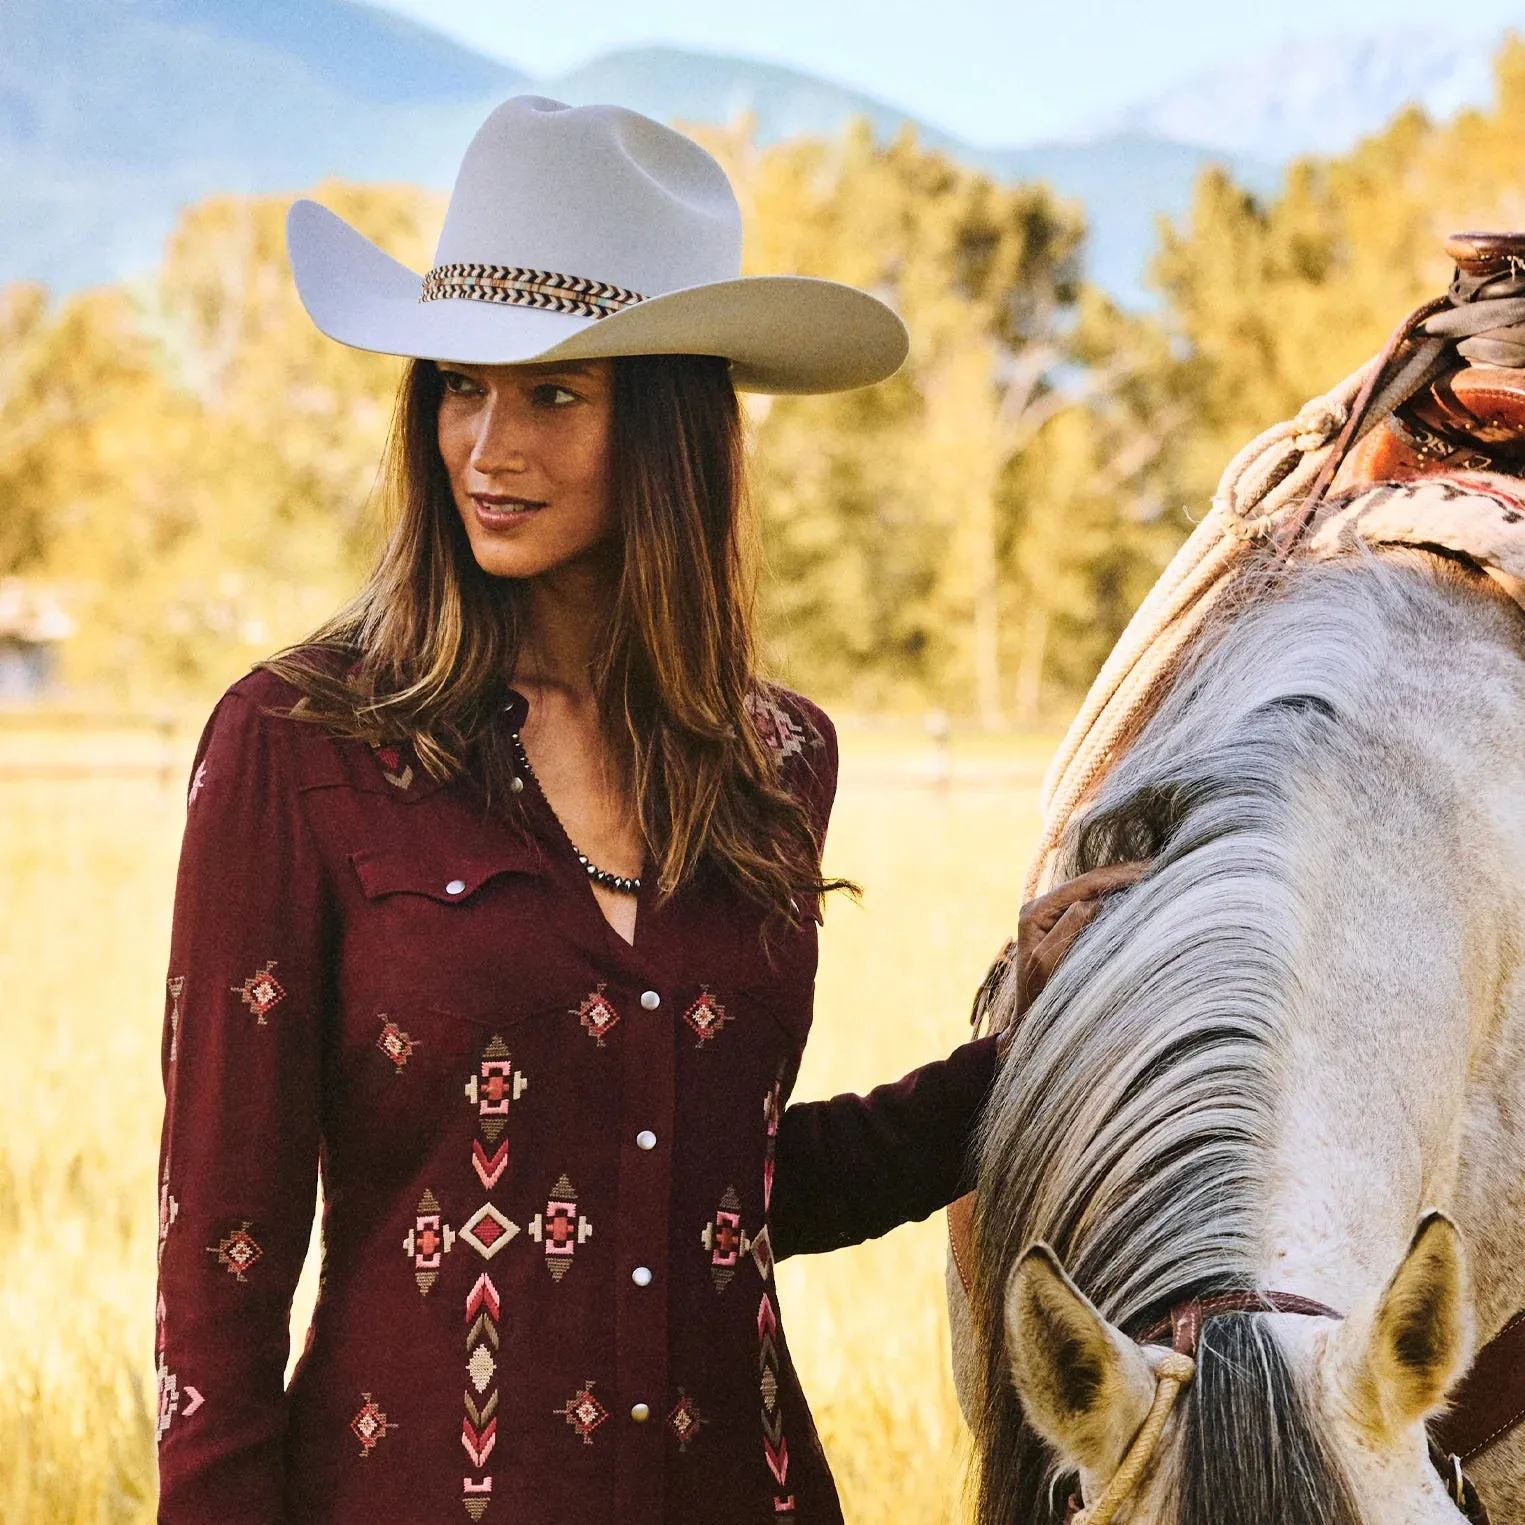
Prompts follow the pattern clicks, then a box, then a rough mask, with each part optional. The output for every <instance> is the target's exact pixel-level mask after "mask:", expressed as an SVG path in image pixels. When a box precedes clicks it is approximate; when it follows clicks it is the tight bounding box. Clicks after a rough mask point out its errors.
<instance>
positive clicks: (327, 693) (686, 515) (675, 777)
mask: <svg viewBox="0 0 1525 1525" xmlns="http://www.w3.org/2000/svg"><path fill="white" fill-rule="evenodd" d="M442 394H443V382H442V380H441V376H440V372H439V370H438V368H437V367H436V366H435V365H434V363H433V362H432V361H427V360H413V361H410V362H409V364H408V367H407V369H406V371H405V373H404V376H403V379H402V383H401V386H400V387H399V390H398V396H397V405H396V408H395V410H394V413H393V418H392V426H391V431H390V434H389V436H388V440H387V445H386V450H385V453H384V456H383V461H382V472H381V496H382V498H383V501H384V504H385V506H386V507H387V508H388V510H389V517H390V518H391V519H392V520H393V521H394V527H393V529H392V533H391V536H390V538H389V540H388V542H387V545H386V548H385V550H384V551H383V552H382V554H381V557H380V560H379V562H378V564H377V566H376V568H375V570H374V571H373V573H372V574H371V577H370V579H369V580H368V581H367V583H366V585H365V586H364V588H362V589H361V591H360V593H359V594H358V595H357V596H356V597H355V598H354V599H353V600H352V601H351V602H350V603H349V604H348V605H347V606H346V607H345V608H343V609H341V610H340V611H339V613H338V614H336V615H335V616H334V617H333V618H332V619H331V620H329V621H328V622H327V623H326V624H324V625H323V626H322V627H321V628H320V629H319V630H318V631H316V632H315V633H314V635H313V636H312V637H311V639H310V640H309V641H308V642H306V643H304V644H303V645H302V646H300V647H295V648H292V649H290V650H288V651H285V652H282V653H281V654H280V655H279V656H277V657H275V658H273V659H272V660H271V661H269V662H267V663H265V664H262V665H264V666H266V667H268V668H269V669H270V670H272V671H273V672H275V673H277V674H278V675H279V676H281V677H283V678H285V679H287V680H288V681H289V682H291V683H293V684H294V685H295V686H296V687H297V688H298V689H299V690H300V691H301V693H302V695H303V701H304V702H303V703H302V704H301V705H300V706H299V711H298V712H299V713H300V714H301V716H302V717H303V718H307V719H312V720H315V721H318V722H321V723H323V724H325V725H326V726H327V727H328V728H329V729H330V730H331V731H333V732H335V733H336V734H339V735H342V736H349V737H354V738H358V739H360V740H364V741H367V742H370V743H372V744H381V743H395V742H397V741H401V740H406V741H408V742H410V743H411V744H412V745H413V748H414V750H415V751H416V752H417V754H418V758H419V760H420V762H421V763H422V764H423V766H424V767H425V768H426V769H427V770H428V771H429V772H430V773H431V774H433V775H434V776H435V777H449V776H453V775H455V774H458V773H462V772H465V771H468V770H475V771H477V772H478V773H479V775H480V776H481V777H482V779H483V781H484V782H485V784H486V785H487V787H488V790H489V793H490V794H492V793H501V794H503V795H504V796H505V797H506V791H502V790H501V785H502V783H503V782H504V781H505V780H506V778H507V775H508V771H509V768H510V759H509V758H508V756H507V755H506V750H505V747H504V744H503V739H502V727H501V726H498V727H494V726H492V725H490V724H489V723H488V722H489V721H490V720H491V719H492V717H493V716H494V714H495V713H496V712H498V711H500V710H501V708H502V706H503V703H504V697H505V691H506V689H507V688H508V686H509V682H510V679H511V675H512V673H513V670H514V663H515V659H516V657H517V655H518V651H519V645H520V640H521V637H522V634H523V618H524V616H523V597H522V585H521V584H519V583H517V582H515V581H514V580H511V579H506V578H495V577H492V576H489V575H488V574H487V573H485V572H483V571H482V569H481V568H480V567H479V566H478V565H477V562H476V559H475V557H474V556H473V555H472V551H471V543H470V541H469V540H468V538H467V536H466V531H465V527H464V525H463V524H462V523H461V518H460V514H459V513H458V512H457V509H456V506H455V501H454V498H453V496H452V493H451V489H450V481H449V477H448V474H447V472H446V469H445V465H444V461H443V459H442V458H441V456H440V452H439V444H438V436H437V420H438V413H439V405H440V398H441V396H442ZM611 482H612V492H613V499H614V510H615V522H616V526H617V529H616V533H617V535H618V536H619V537H620V542H621V555H620V571H619V576H618V581H617V587H616V591H615V594H614V598H613V605H612V608H611V609H610V612H609V616H608V619H607V622H606V625H605V630H604V635H603V640H602V645H601V652H600V656H599V659H598V662H597V664H596V667H595V671H594V675H593V676H594V684H595V689H596V692H597V694H598V700H599V706H600V710H601V712H602V717H603V722H604V731H605V734H606V735H607V736H608V737H609V738H610V741H611V743H612V745H613V747H614V751H615V755H616V758H617V764H618V768H619V770H620V774H621V777H622V782H623V784H624V785H625V787H626V788H627V789H628V791H629V792H630V795H631V796H632V797H633V798H634V800H635V802H636V807H637V811H638V817H639V822H640V827H641V832H642V835H643V837H644V840H645V845H646V848H647V851H648V853H649V855H650V856H651V858H652V859H653V860H654V861H655V863H656V864H657V866H658V876H657V877H658V888H659V892H660V894H661V895H662V897H663V898H666V897H667V896H669V895H671V894H672V893H673V891H674V890H676V889H677V888H678V887H679V886H680V885H681V884H683V883H684V882H685V881H687V880H688V879H690V878H691V877H692V875H693V874H694V872H695V871H696V869H697V868H698V867H699V865H700V863H701V862H702V861H704V860H706V859H708V860H710V861H712V862H713V863H714V864H715V865H716V866H718V867H719V868H720V869H721V870H722V871H723V872H724V873H725V874H726V875H727V876H728V877H729V878H730V879H731V880H732V881H733V882H734V883H735V884H736V885H737V886H738V887H739V888H741V889H742V890H743V892H745V893H746V894H747V895H748V896H749V897H750V898H752V899H754V900H755V901H757V902H759V903H760V904H762V905H763V906H765V907H766V908H767V909H768V910H769V911H772V912H776V913H778V914H779V915H783V916H788V917H790V918H791V919H792V918H793V917H794V915H795V914H797V908H798V907H801V906H808V907H811V908H815V907H817V906H818V904H819V897H820V895H821V894H822V893H823V892H825V891H826V890H829V889H841V888H851V886H850V885H848V884H847V883H846V882H845V881H842V880H831V881H826V880H823V879H822V877H821V871H820V842H819V841H818V840H817V835H816V831H815V828H814V827H813V825H812V822H811V816H810V813H809V811H808V810H807V808H806V806H805V805H804V804H803V803H802V802H801V801H800V800H799V799H797V798H796V797H795V796H794V795H793V794H791V793H790V792H789V791H788V790H786V789H785V788H784V787H783V785H782V783H781V781H780V777H779V763H778V758H777V756H776V754H775V753H774V752H772V751H770V749H769V748H768V747H767V746H766V745H765V744H764V742H763V740H762V738H761V736H760V735H759V733H758V730H757V727H756V725H755V724H754V723H753V722H752V720H751V718H750V716H749V714H748V705H747V700H748V695H749V693H751V692H752V691H753V690H754V689H755V688H758V687H760V686H761V685H760V683H759V680H758V678H757V676H756V674H755V672H754V669H753V663H754V651H755V645H754V640H753V633H752V629H753V590H754V581H755V578H754V564H755V537H754V535H753V532H752V527H751V519H750V516H749V512H748V502H747V495H746V474H745V449H744V441H743V432H742V423H741V409H740V405H739V403H738V400H737V397H736V392H735V389H734V388H733V387H732V385H731V380H730V375H729V372H728V370H727V366H726V362H725V361H724V360H720V359H715V358H712V357H710V356H703V355H639V356H629V357H620V358H618V359H616V360H615V361H614V393H613V438H612V455H611Z"/></svg>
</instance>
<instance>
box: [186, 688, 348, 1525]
mask: <svg viewBox="0 0 1525 1525" xmlns="http://www.w3.org/2000/svg"><path fill="white" fill-rule="evenodd" d="M257 692H258V690H257V689H256V690H255V693H257ZM298 730H299V727H297V726H295V725H293V724H292V723H291V722H288V721H283V720H281V719H279V718H276V717H272V716H269V715H267V714H265V713H264V712H263V710H262V708H261V706H260V705H259V704H258V703H257V702H255V699H254V696H253V695H250V696H249V697H245V695H244V694H242V693H241V692H239V691H238V690H234V691H231V692H230V693H229V694H227V695H225V696H224V698H223V699H222V700H221V702H220V703H219V704H218V707H217V709H216V710H215V711H214V712H213V715H212V718H211V720H210V721H209V722H208V724H207V728H206V730H205V732H204V733H203V735H202V738H201V744H200V746H199V747H198V749H197V753H196V759H195V762H194V764H193V772H192V778H191V786H190V795H189V805H188V814H187V818H186V827H185V836H184V840H183V844H182V847H181V854H180V870H179V877H178V881H177V885H176V891H175V911H174V924H173V930H172V934H171V946H170V962H169V980H168V992H167V1000H166V1009H165V1023H164V1034H163V1049H162V1056H161V1058H162V1070H163V1076H164V1088H165V1116H164V1128H163V1134H162V1137H161V1142H160V1156H159V1158H160V1177H159V1179H160V1204H159V1287H158V1303H157V1310H156V1312H157V1333H156V1353H157V1358H158V1359H157V1367H158V1379H159V1415H158V1428H157V1435H156V1438H157V1441H158V1450H159V1482H160V1503H159V1520H160V1521H161V1525H193V1522H194V1525H210V1522H212V1521H217V1522H219V1525H228V1522H249V1525H254V1522H260V1525H275V1522H276V1521H278V1520H279V1519H280V1515H281V1493H282V1476H281V1471H282V1460H281V1458H282V1448H283V1440H284V1430H285V1367H286V1357H287V1353H288V1349H289V1344H290V1314H291V1299H292V1294H293V1292H294V1290H295V1287H296V1283H297V1277H298V1275H299V1273H300V1271H301V1267H302V1261H303V1258H304V1256H305V1253H306V1250H307V1243H308V1238H309V1235H310V1232H311V1227H312V1215H313V1206H314V1197H315V1190H316V1178H317V1159H318V1138H319V1070H320V1048H321V1044H320V1032H321V1028H322V1014H323V1009H324V1005H325V993H324V992H325V973H324V971H325V969H326V968H327V967H328V962H329V961H328V959H327V958H326V957H325V941H326V937H327V930H326V921H327V917H328V907H329V905H330V900H329V897H328V895H327V889H326V885H327V881H326V878H325V874H324V870H323V867H322V864H321V861H320V859H319V855H318V852H317V849H316V847H315V845H314V843H313V840H312V838H311V836H310V835H309V832H308V828H307V823H306V820H305V817H304V815H303V813H302V802H301V798H300V795H299V793H298V790H297V789H296V787H295V782H294V780H295V773H296V768H295V756H296V748H297V746H298V745H299V737H298V734H297V732H298Z"/></svg>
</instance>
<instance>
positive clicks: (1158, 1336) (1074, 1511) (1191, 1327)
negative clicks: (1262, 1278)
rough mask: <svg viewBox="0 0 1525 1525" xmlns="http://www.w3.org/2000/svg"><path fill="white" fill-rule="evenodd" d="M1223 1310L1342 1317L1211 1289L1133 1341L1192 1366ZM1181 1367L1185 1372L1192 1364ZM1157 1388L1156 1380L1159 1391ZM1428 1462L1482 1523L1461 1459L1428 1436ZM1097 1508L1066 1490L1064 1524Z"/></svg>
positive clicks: (1079, 1524) (1298, 1302) (1290, 1296)
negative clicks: (1162, 1348)
mask: <svg viewBox="0 0 1525 1525" xmlns="http://www.w3.org/2000/svg"><path fill="white" fill-rule="evenodd" d="M1223 1313H1300V1314H1305V1315H1307V1316H1308V1317H1310V1318H1332V1319H1340V1318H1343V1317H1344V1315H1343V1314H1341V1313H1338V1312H1336V1311H1335V1309H1333V1308H1329V1307H1326V1306H1325V1305H1324V1304H1323V1303H1319V1302H1315V1301H1314V1300H1313V1299H1312V1298H1311V1297H1300V1296H1298V1295H1297V1294H1296V1293H1295V1292H1255V1291H1243V1292H1215V1293H1212V1294H1210V1295H1209V1296H1207V1297H1193V1298H1188V1299H1186V1300H1185V1301H1183V1302H1179V1303H1177V1304H1175V1306H1174V1307H1172V1308H1171V1310H1170V1312H1169V1314H1167V1315H1166V1316H1165V1317H1164V1318H1162V1319H1159V1320H1157V1321H1156V1322H1155V1323H1153V1324H1151V1325H1149V1327H1148V1328H1146V1329H1145V1330H1144V1331H1143V1332H1142V1333H1141V1334H1139V1335H1136V1336H1135V1339H1136V1340H1137V1343H1138V1344H1140V1345H1163V1344H1166V1343H1167V1342H1168V1344H1169V1345H1170V1348H1171V1351H1172V1352H1173V1353H1174V1354H1175V1355H1176V1356H1184V1357H1186V1358H1188V1361H1189V1362H1190V1363H1192V1365H1194V1363H1195V1362H1196V1360H1197V1348H1198V1345H1199V1343H1200V1341H1201V1338H1202V1326H1203V1324H1204V1323H1206V1322H1207V1320H1208V1319H1210V1318H1216V1317H1217V1316H1218V1315H1219V1314H1223ZM1186 1369H1187V1370H1188V1371H1190V1370H1191V1369H1192V1366H1188V1367H1187V1368H1186ZM1185 1380H1186V1381H1190V1380H1191V1379H1190V1376H1187V1378H1186V1379H1185ZM1184 1385H1185V1383H1184V1382H1181V1381H1177V1382H1175V1384H1174V1386H1173V1387H1172V1388H1171V1389H1170V1391H1169V1393H1168V1394H1167V1396H1166V1402H1167V1404H1168V1403H1169V1402H1170V1401H1171V1400H1173V1398H1174V1396H1175V1393H1176V1391H1178V1390H1179V1389H1180V1388H1181V1387H1183V1386H1184ZM1163 1386H1164V1384H1163V1383H1162V1384H1161V1387H1162V1389H1163ZM1157 1402H1158V1400H1157ZM1145 1428H1146V1430H1147V1429H1148V1428H1149V1426H1148V1425H1146V1426H1145ZM1157 1439H1158V1427H1156V1428H1155V1430H1154V1432H1153V1433H1152V1434H1151V1436H1150V1440H1149V1446H1150V1449H1152V1448H1153V1444H1154V1442H1155V1441H1156V1440H1157ZM1138 1445H1139V1437H1135V1439H1134V1441H1133V1442H1132V1443H1130V1445H1129V1448H1128V1452H1127V1453H1126V1454H1125V1456H1124V1458H1123V1462H1122V1464H1121V1465H1120V1466H1119V1469H1118V1472H1119V1475H1121V1474H1122V1473H1123V1472H1124V1471H1126V1470H1128V1469H1129V1466H1130V1463H1132V1464H1133V1467H1134V1470H1138V1469H1139V1464H1138V1461H1137V1460H1136V1459H1135V1457H1134V1452H1135V1449H1136V1448H1137V1446H1138ZM1145 1460H1147V1458H1145ZM1430 1461H1431V1463H1432V1465H1433V1466H1434V1468H1435V1470H1436V1471H1437V1472H1438V1473H1439V1474H1440V1479H1441V1482H1442V1484H1443V1485H1444V1487H1445V1490H1446V1496H1447V1497H1448V1498H1449V1499H1450V1500H1451V1502H1452V1503H1453V1504H1455V1505H1456V1507H1457V1508H1458V1509H1459V1510H1460V1511H1461V1512H1462V1514H1463V1515H1465V1516H1466V1518H1467V1519H1469V1520H1471V1521H1472V1522H1473V1525H1488V1511H1487V1509H1486V1508H1485V1507H1484V1505H1483V1501H1482V1499H1481V1498H1480V1497H1479V1496H1478V1492H1477V1489H1476V1487H1475V1486H1474V1485H1473V1483H1472V1480H1471V1479H1470V1478H1469V1477H1468V1476H1467V1475H1466V1473H1465V1472H1464V1471H1463V1470H1462V1458H1461V1457H1460V1456H1459V1455H1457V1454H1455V1453H1454V1452H1450V1453H1448V1452H1447V1451H1445V1450H1444V1449H1443V1448H1442V1446H1441V1445H1440V1444H1439V1443H1438V1442H1437V1441H1436V1440H1435V1439H1434V1438H1433V1437H1432V1438H1431V1440H1430ZM1113 1492H1114V1484H1109V1485H1108V1488H1107V1489H1106V1490H1105V1491H1104V1493H1103V1495H1102V1500H1101V1501H1099V1504H1101V1505H1104V1504H1106V1503H1107V1502H1108V1499H1109V1495H1111V1494H1113ZM1116 1506H1117V1501H1113V1503H1112V1507H1113V1509H1114V1510H1115V1508H1116ZM1098 1507H1099V1506H1098V1505H1093V1506H1091V1509H1087V1507H1086V1505H1085V1503H1084V1501H1083V1500H1082V1498H1081V1496H1080V1492H1079V1490H1078V1489H1077V1490H1076V1491H1075V1492H1073V1493H1071V1495H1070V1498H1069V1504H1068V1507H1067V1508H1066V1510H1065V1516H1064V1517H1065V1521H1066V1525H1089V1522H1091V1521H1092V1519H1093V1511H1094V1510H1096V1509H1097V1508H1098ZM1111 1517H1112V1516H1111V1513H1110V1512H1109V1513H1107V1514H1106V1515H1105V1516H1099V1515H1098V1516H1095V1517H1094V1518H1095V1525H1106V1521H1109V1520H1110V1519H1111Z"/></svg>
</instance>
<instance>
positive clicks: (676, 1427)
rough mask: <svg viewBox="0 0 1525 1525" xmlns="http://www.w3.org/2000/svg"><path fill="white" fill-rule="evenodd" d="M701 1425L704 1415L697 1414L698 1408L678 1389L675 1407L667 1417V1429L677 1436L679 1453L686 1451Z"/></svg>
mask: <svg viewBox="0 0 1525 1525" xmlns="http://www.w3.org/2000/svg"><path fill="white" fill-rule="evenodd" d="M703 1425H704V1415H703V1414H701V1413H700V1412H699V1406H698V1405H697V1404H696V1403H695V1402H694V1400H693V1399H692V1398H690V1397H689V1396H688V1395H687V1394H686V1393H685V1392H684V1391H683V1389H682V1388H681V1387H680V1388H679V1389H678V1402H677V1405H676V1407H675V1408H674V1409H673V1411H672V1413H670V1414H669V1415H668V1416H667V1428H668V1429H670V1430H671V1431H672V1432H673V1434H674V1435H675V1436H677V1439H678V1449H679V1450H680V1451H686V1450H688V1447H689V1442H690V1441H692V1440H693V1439H694V1437H695V1436H697V1435H698V1433H699V1431H700V1429H701V1428H702V1427H703Z"/></svg>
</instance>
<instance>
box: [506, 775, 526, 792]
mask: <svg viewBox="0 0 1525 1525" xmlns="http://www.w3.org/2000/svg"><path fill="white" fill-rule="evenodd" d="M508 787H509V788H510V789H511V790H513V792H514V793H515V794H523V793H524V780H523V779H522V778H520V777H519V775H518V774H517V773H516V774H514V776H513V777H512V778H511V779H509V781H508Z"/></svg>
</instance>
